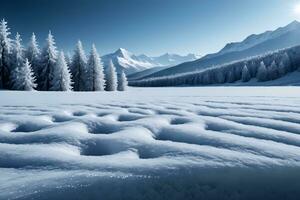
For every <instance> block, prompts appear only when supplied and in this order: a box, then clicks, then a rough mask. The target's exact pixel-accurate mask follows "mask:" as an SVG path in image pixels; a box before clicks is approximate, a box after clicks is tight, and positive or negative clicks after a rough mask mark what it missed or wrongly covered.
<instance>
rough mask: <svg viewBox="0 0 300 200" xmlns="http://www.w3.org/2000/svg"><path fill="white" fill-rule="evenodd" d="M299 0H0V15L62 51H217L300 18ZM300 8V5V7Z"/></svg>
mask: <svg viewBox="0 0 300 200" xmlns="http://www.w3.org/2000/svg"><path fill="white" fill-rule="evenodd" d="M298 3H300V0H0V17H1V18H5V19H6V20H7V21H8V23H9V26H10V27H11V31H12V33H13V34H15V33H16V31H18V32H19V33H20V34H21V35H22V36H23V40H24V42H27V41H28V38H29V36H30V34H31V32H33V31H34V32H35V33H36V35H37V36H38V38H39V41H40V42H41V45H43V43H44V39H45V37H46V35H47V32H48V30H49V29H51V30H52V32H53V34H54V36H55V38H56V41H57V44H58V47H59V48H63V49H65V50H70V49H73V46H74V44H75V42H76V41H77V39H79V38H80V39H81V40H82V41H83V43H84V44H85V48H90V45H91V43H92V42H94V43H95V44H96V45H97V47H98V49H99V51H100V53H101V54H105V53H108V52H112V51H114V50H116V49H117V48H119V47H123V48H126V49H128V50H130V51H132V52H134V53H137V54H140V53H145V54H148V55H159V54H162V53H165V52H170V53H180V54H186V53H189V52H192V53H197V54H202V55H203V54H206V53H212V52H215V51H217V50H219V49H220V48H222V47H223V46H224V45H225V44H226V43H228V42H231V41H240V40H242V39H244V38H245V37H246V36H248V35H249V34H251V33H260V32H263V31H265V30H269V29H275V28H277V27H278V26H284V25H286V24H288V23H290V22H291V21H293V20H295V19H297V18H299V19H300V10H299V12H298V15H299V16H297V15H296V14H295V12H294V9H295V6H296V5H297V4H298ZM299 5H300V4H299ZM299 9H300V7H299Z"/></svg>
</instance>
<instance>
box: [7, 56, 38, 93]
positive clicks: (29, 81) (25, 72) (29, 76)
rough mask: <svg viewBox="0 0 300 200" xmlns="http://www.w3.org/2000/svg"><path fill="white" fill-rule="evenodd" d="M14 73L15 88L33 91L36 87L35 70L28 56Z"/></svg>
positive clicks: (13, 86) (13, 87)
mask: <svg viewBox="0 0 300 200" xmlns="http://www.w3.org/2000/svg"><path fill="white" fill-rule="evenodd" d="M12 74H13V76H12V83H13V85H12V89H13V90H26V91H31V90H34V88H35V87H36V84H35V83H34V82H35V78H34V75H33V71H32V69H31V65H30V63H29V61H28V59H27V58H26V59H25V61H24V62H23V63H22V65H21V66H18V67H17V68H15V69H14V70H13V71H12Z"/></svg>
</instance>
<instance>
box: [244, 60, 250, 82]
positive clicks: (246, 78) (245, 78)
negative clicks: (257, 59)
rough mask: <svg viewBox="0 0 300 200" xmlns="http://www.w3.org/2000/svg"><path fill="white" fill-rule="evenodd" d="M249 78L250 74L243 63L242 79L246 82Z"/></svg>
mask: <svg viewBox="0 0 300 200" xmlns="http://www.w3.org/2000/svg"><path fill="white" fill-rule="evenodd" d="M250 79H251V74H250V72H249V70H248V67H247V65H246V64H245V65H244V67H243V69H242V81H243V82H248V81H250Z"/></svg>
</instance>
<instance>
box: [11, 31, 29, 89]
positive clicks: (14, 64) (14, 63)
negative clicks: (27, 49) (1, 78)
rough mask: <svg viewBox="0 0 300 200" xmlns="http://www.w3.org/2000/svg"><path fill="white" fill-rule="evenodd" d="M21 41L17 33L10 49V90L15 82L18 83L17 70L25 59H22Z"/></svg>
mask: <svg viewBox="0 0 300 200" xmlns="http://www.w3.org/2000/svg"><path fill="white" fill-rule="evenodd" d="M21 42H22V39H21V36H20V34H19V33H17V34H16V39H15V40H14V45H13V48H12V53H11V56H10V70H11V72H10V76H9V79H10V88H11V89H12V88H13V85H15V81H18V75H19V73H16V72H18V70H20V69H21V67H22V66H23V65H24V62H25V57H24V48H23V45H22V44H21Z"/></svg>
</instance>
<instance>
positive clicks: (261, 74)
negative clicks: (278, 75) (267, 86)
mask: <svg viewBox="0 0 300 200" xmlns="http://www.w3.org/2000/svg"><path fill="white" fill-rule="evenodd" d="M267 75H268V74H267V68H266V65H265V63H264V61H261V62H260V65H259V68H258V70H257V74H256V78H257V80H258V81H267Z"/></svg>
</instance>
